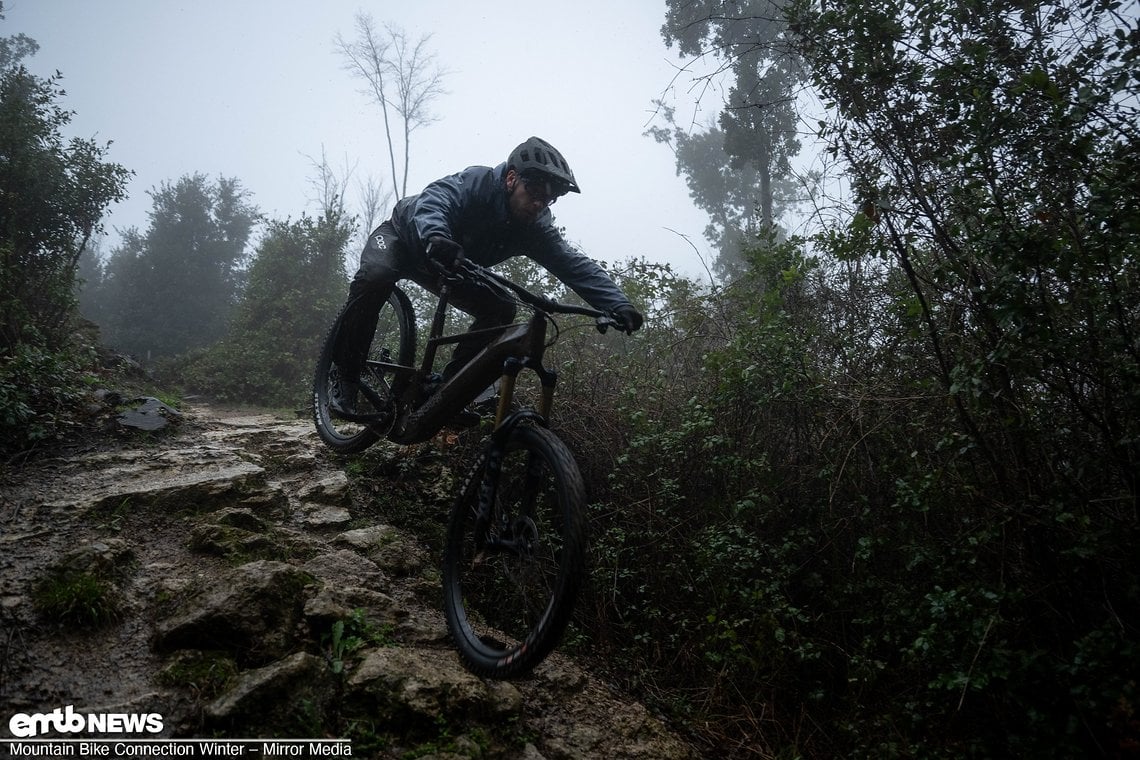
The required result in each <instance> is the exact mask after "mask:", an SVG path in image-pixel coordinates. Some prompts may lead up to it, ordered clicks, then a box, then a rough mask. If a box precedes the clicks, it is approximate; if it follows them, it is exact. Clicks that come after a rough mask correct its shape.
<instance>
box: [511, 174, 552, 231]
mask: <svg viewBox="0 0 1140 760" xmlns="http://www.w3.org/2000/svg"><path fill="white" fill-rule="evenodd" d="M507 192H508V193H509V196H508V199H507V200H508V205H509V206H510V211H511V217H512V218H513V219H514V220H515V221H518V222H522V223H523V224H533V223H534V221H535V220H536V219H538V215H539V214H541V213H542V212H543V210H545V209H546V207H547V206H549V205H550V204H552V203H554V201H555V200H557V197H558V196H556V195H551V194H550V193H549V192H548V187H547V186H546V183H545V182H529V183H528V182H527V181H526V180H524V179H523V178H522V177H520V176H519V175H518V173H517V172H515V170H514V169H511V170H510V171H509V172H507Z"/></svg>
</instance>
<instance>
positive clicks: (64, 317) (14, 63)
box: [0, 6, 129, 453]
mask: <svg viewBox="0 0 1140 760" xmlns="http://www.w3.org/2000/svg"><path fill="white" fill-rule="evenodd" d="M0 10H2V6H0ZM0 18H2V16H0ZM35 49H36V45H35V43H34V42H33V41H31V40H29V39H28V38H26V37H24V36H23V35H18V36H16V37H11V38H4V39H0V452H3V453H11V452H18V451H22V450H26V449H28V448H29V447H32V446H34V445H35V444H36V443H37V442H40V441H43V440H45V439H48V438H51V437H54V436H56V435H59V434H60V433H61V432H62V431H63V430H64V429H66V427H67V423H68V420H69V419H70V416H71V414H72V413H73V412H74V409H75V406H76V402H77V399H78V398H80V397H81V396H82V393H83V389H84V381H85V378H86V377H87V370H88V368H89V367H90V366H91V358H92V355H93V354H92V351H91V346H90V341H87V340H85V339H82V338H80V337H78V336H76V335H75V328H76V323H75V308H74V306H75V303H74V282H75V272H76V267H77V265H78V260H79V256H80V252H81V251H82V250H83V248H84V246H85V245H86V244H87V242H88V241H89V240H90V239H91V237H92V235H93V234H95V233H96V232H98V230H99V219H100V217H101V216H102V214H103V211H104V209H106V207H107V206H108V205H109V204H111V203H112V202H114V201H116V200H118V199H120V198H121V197H122V196H123V187H124V185H125V183H126V180H127V177H128V174H129V173H128V172H127V170H126V169H124V168H123V167H121V166H119V165H118V164H114V163H109V162H107V161H105V160H104V157H105V155H106V150H107V147H106V146H105V145H99V144H96V143H95V142H93V141H90V140H80V139H72V140H65V138H64V136H63V130H64V129H65V128H66V126H67V124H68V123H69V122H70V120H71V113H70V112H69V111H66V110H65V109H64V108H63V107H62V106H61V105H60V104H59V101H60V99H61V97H62V95H63V92H62V90H61V89H60V86H59V77H58V76H56V77H52V78H50V79H42V78H40V77H36V76H34V75H32V74H30V73H29V72H28V71H27V69H25V68H24V67H22V66H20V65H18V64H19V61H20V59H21V58H22V57H24V56H26V55H30V54H32V53H34V52H35Z"/></svg>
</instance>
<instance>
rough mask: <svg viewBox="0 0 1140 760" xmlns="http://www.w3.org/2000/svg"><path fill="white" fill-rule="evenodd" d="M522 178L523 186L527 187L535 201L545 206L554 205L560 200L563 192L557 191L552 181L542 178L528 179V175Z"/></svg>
mask: <svg viewBox="0 0 1140 760" xmlns="http://www.w3.org/2000/svg"><path fill="white" fill-rule="evenodd" d="M519 179H520V180H522V184H523V187H524V188H525V189H526V194H527V195H528V196H529V197H530V199H531V200H532V201H534V202H535V203H541V204H542V205H543V206H553V205H554V202H555V201H557V200H558V198H559V196H561V195H562V193H558V192H555V191H554V190H553V189H552V188H551V187H550V183H549V182H547V181H545V180H541V179H528V178H526V177H522V176H520V177H519Z"/></svg>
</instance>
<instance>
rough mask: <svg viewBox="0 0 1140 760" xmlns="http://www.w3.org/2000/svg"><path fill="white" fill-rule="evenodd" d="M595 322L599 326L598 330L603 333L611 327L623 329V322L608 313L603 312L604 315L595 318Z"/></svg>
mask: <svg viewBox="0 0 1140 760" xmlns="http://www.w3.org/2000/svg"><path fill="white" fill-rule="evenodd" d="M594 324H595V325H596V326H597V328H598V332H600V333H602V334H603V335H604V334H605V333H606V331H607V330H609V329H610V328H611V327H612V328H614V329H615V330H620V329H621V323H620V322H618V321H617V320H616V319H614V318H613V317H611V316H609V315H608V314H603V315H602V316H600V317H598V318H597V319H595V320H594Z"/></svg>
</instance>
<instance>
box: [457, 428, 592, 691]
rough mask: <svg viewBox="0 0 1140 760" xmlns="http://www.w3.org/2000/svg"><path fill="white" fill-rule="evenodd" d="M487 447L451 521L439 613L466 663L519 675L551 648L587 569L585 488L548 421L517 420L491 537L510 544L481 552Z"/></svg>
mask: <svg viewBox="0 0 1140 760" xmlns="http://www.w3.org/2000/svg"><path fill="white" fill-rule="evenodd" d="M488 460H489V452H484V453H483V454H482V455H481V456H480V458H479V460H478V461H477V462H476V464H475V466H474V467H473V468H472V470H471V472H470V474H469V476H468V478H467V480H466V482H465V483H464V486H463V490H462V492H461V493H460V496H459V498H458V499H457V500H456V502H455V504H454V506H453V508H452V512H451V518H450V521H449V525H448V532H447V546H446V548H445V551H444V561H443V587H444V612H445V614H446V617H447V626H448V630H449V631H450V633H451V636H452V639H453V640H454V642H455V645H456V647H457V649H458V650H459V654H460V657H461V658H462V660H463V662H464V664H465V665H466V667H467V668H468V669H469V670H470V671H471V672H473V673H475V674H476V675H479V676H483V677H487V678H496V679H508V678H514V677H518V676H521V675H525V674H526V673H528V672H529V671H531V670H532V669H533V668H534V667H535V666H536V665H538V664H539V663H541V662H542V660H543V659H545V657H546V656H547V655H548V654H549V653H550V652H551V651H552V650H553V649H554V647H555V646H556V645H557V644H558V641H559V640H560V639H561V637H562V634H563V632H564V631H565V629H566V626H567V624H568V623H569V621H570V617H571V614H572V612H573V609H574V602H575V599H576V597H577V595H578V590H579V589H580V587H581V585H582V582H583V579H584V576H585V572H586V512H585V503H586V496H585V487H584V486H583V484H582V476H581V474H580V473H579V471H578V465H577V464H576V463H575V461H574V457H573V455H572V454H571V453H570V450H569V449H568V448H567V447H566V444H564V443H563V442H562V441H561V440H559V438H558V437H557V436H555V435H554V434H553V433H552V432H551V431H549V430H547V429H546V428H542V427H536V426H532V425H520V426H519V427H517V428H515V429H514V430H513V431H512V432H511V435H510V437H509V439H508V442H507V445H506V449H505V454H504V456H503V462H502V469H501V471H500V474H499V477H498V482H497V483H495V499H494V501H493V502H492V503H493V504H494V511H493V514H492V521H491V531H492V536H493V537H494V538H497V539H506V540H507V543H510V542H512V541H513V542H514V546H515V548H514V550H503V549H501V548H500V549H499V550H497V551H491V552H484V553H483V556H479V550H478V548H477V546H476V539H475V535H474V533H475V515H476V511H477V509H478V504H479V492H480V487H481V486H483V484H484V483H483V482H484V476H485V474H486V472H487V468H488Z"/></svg>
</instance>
